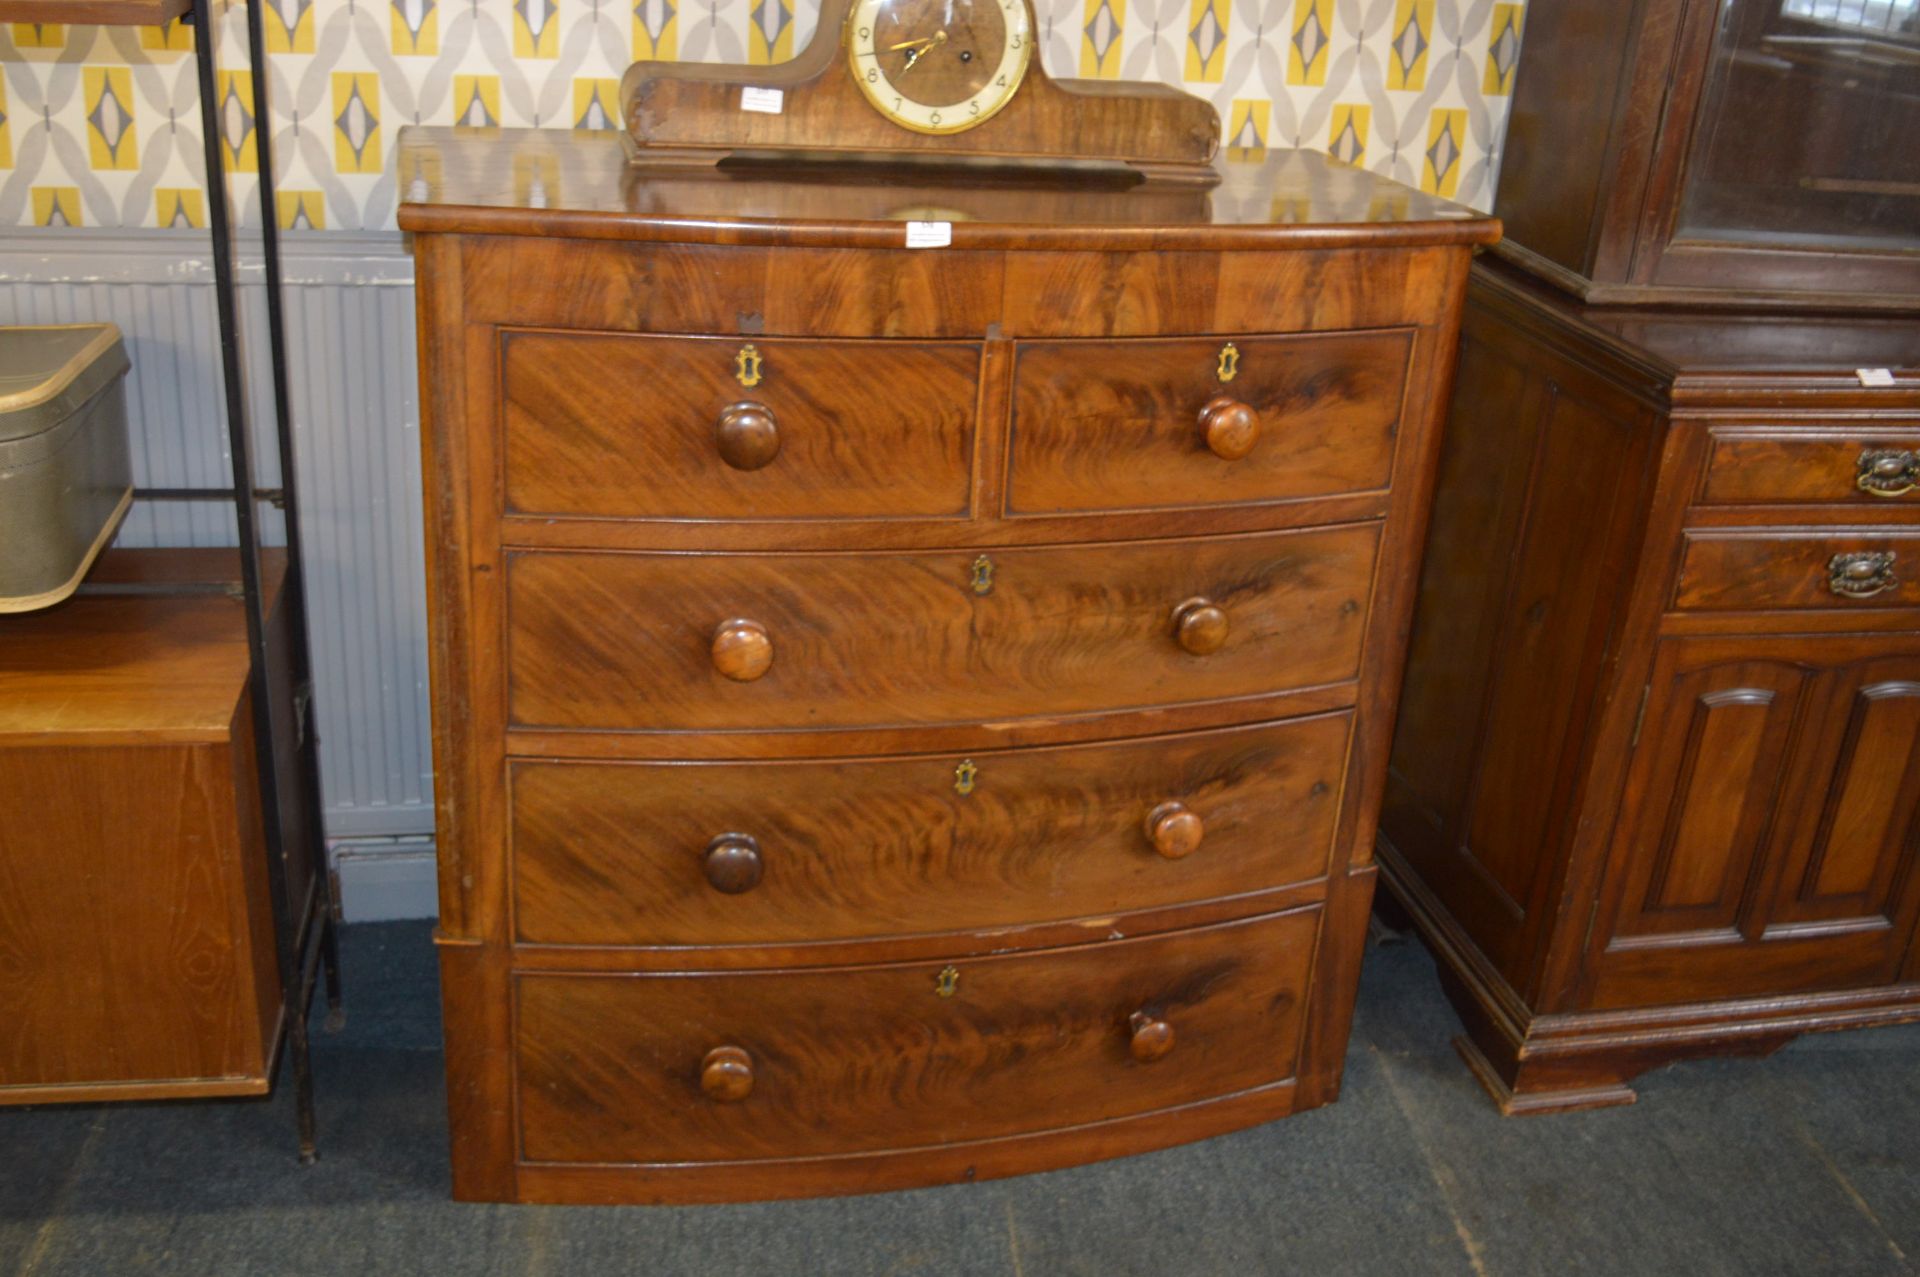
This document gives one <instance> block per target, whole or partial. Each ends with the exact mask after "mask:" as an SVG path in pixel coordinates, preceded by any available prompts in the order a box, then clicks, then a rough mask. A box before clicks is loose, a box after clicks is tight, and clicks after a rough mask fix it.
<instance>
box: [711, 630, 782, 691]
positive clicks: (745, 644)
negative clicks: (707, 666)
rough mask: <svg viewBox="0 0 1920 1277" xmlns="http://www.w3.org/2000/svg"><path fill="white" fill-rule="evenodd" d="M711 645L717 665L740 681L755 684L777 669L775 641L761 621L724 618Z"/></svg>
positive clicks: (736, 680) (716, 667)
mask: <svg viewBox="0 0 1920 1277" xmlns="http://www.w3.org/2000/svg"><path fill="white" fill-rule="evenodd" d="M711 646H712V653H713V668H714V669H716V670H718V671H719V672H720V673H722V674H724V675H726V676H727V677H728V678H730V679H732V680H733V681H734V682H736V683H751V682H752V681H753V680H754V679H756V678H759V677H760V676H761V675H762V674H765V673H766V672H767V671H768V670H769V669H771V668H773V640H772V639H771V638H769V637H768V636H767V627H766V626H764V625H762V624H760V622H758V621H746V620H732V621H722V622H721V623H720V627H719V628H718V629H716V630H714V632H713V643H712V645H711Z"/></svg>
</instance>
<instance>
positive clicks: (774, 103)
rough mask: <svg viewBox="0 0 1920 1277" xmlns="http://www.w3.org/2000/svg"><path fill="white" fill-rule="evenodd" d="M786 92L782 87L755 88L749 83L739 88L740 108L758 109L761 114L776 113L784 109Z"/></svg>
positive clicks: (743, 109) (747, 109)
mask: <svg viewBox="0 0 1920 1277" xmlns="http://www.w3.org/2000/svg"><path fill="white" fill-rule="evenodd" d="M786 107H787V94H786V91H785V90H784V89H756V88H754V87H752V86H751V85H749V86H747V87H745V88H743V89H741V90H740V109H741V110H742V111H758V112H759V113H760V114H762V115H778V114H780V112H782V111H784V110H786Z"/></svg>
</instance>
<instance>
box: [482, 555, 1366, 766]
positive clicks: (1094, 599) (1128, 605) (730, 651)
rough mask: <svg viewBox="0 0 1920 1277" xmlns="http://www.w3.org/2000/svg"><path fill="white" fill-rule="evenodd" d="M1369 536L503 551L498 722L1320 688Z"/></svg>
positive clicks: (1355, 609)
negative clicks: (734, 550) (771, 549)
mask: <svg viewBox="0 0 1920 1277" xmlns="http://www.w3.org/2000/svg"><path fill="white" fill-rule="evenodd" d="M1378 540H1379V530H1378V525H1376V524H1370V523H1369V524H1354V525H1349V526H1345V527H1337V528H1315V529H1310V530H1307V531H1294V532H1270V533H1258V534H1252V535H1244V536H1233V537H1210V538H1199V539H1190V540H1174V541H1144V542H1128V543H1123V544H1108V545H1093V546H1061V547H1046V548H1040V549H1025V548H1021V549H1006V550H1000V549H996V550H992V551H989V552H986V553H980V552H978V551H971V550H954V551H946V552H933V553H925V552H911V553H875V554H651V553H585V552H525V553H519V554H515V555H513V556H511V557H510V560H509V566H508V586H507V592H508V608H509V616H508V624H507V631H508V636H507V637H508V653H507V668H508V676H509V680H510V692H509V696H510V710H511V720H512V722H513V723H514V724H516V725H519V726H525V727H574V728H602V729H615V730H619V729H629V730H642V729H654V730H683V729H734V730H750V729H751V730H777V729H790V728H849V727H864V726H894V725H902V724H934V723H978V722H981V721H994V720H1000V719H1014V718H1029V717H1037V716H1048V715H1059V714H1086V713H1095V712H1103V711H1111V710H1121V709H1128V708H1135V707H1145V706H1158V705H1171V704H1184V703H1194V702H1203V701H1211V700H1219V699H1226V698H1231V697H1245V696H1252V695H1257V694H1261V693H1271V692H1276V691H1281V690H1284V689H1287V688H1291V687H1302V686H1312V685H1318V684H1325V683H1334V682H1339V681H1342V680H1345V679H1350V678H1352V677H1354V675H1355V674H1356V672H1357V670H1358V666H1359V659H1360V640H1361V635H1362V633H1363V631H1364V628H1365V622H1366V614H1367V601H1368V597H1369V593H1370V590H1371V587H1372V580H1373V562H1374V554H1375V550H1376V548H1377V545H1378ZM1183 643H1185V644H1188V645H1191V647H1192V649H1193V650H1189V648H1188V647H1187V646H1183ZM723 669H724V670H725V671H727V672H726V673H723V672H722V671H723Z"/></svg>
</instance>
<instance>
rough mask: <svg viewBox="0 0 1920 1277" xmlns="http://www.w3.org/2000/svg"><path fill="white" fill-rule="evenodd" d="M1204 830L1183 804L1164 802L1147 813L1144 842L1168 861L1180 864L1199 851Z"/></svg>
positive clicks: (1201, 822) (1203, 823)
mask: <svg viewBox="0 0 1920 1277" xmlns="http://www.w3.org/2000/svg"><path fill="white" fill-rule="evenodd" d="M1206 832H1207V827H1206V824H1205V822H1203V821H1202V820H1201V819H1200V817H1199V816H1197V815H1195V814H1194V813H1193V811H1191V810H1190V809H1189V808H1188V807H1187V805H1186V804H1185V803H1182V802H1164V803H1161V804H1160V805H1159V806H1158V807H1155V808H1154V809H1153V810H1152V811H1150V812H1148V813H1147V823H1146V833H1147V841H1148V842H1150V843H1152V844H1153V849H1154V850H1155V851H1157V852H1159V853H1160V854H1161V855H1162V856H1165V857H1166V858H1167V859H1168V860H1181V859H1184V858H1185V857H1187V856H1191V855H1192V854H1193V853H1194V852H1196V851H1198V850H1199V849H1200V839H1201V838H1202V837H1203V836H1204V835H1205V834H1206Z"/></svg>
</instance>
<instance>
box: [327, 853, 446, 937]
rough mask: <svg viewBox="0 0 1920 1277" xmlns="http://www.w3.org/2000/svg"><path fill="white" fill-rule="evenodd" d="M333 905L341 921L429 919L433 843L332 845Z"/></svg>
mask: <svg viewBox="0 0 1920 1277" xmlns="http://www.w3.org/2000/svg"><path fill="white" fill-rule="evenodd" d="M331 851H332V855H331V859H332V861H333V882H334V887H335V889H336V890H337V891H338V892H339V895H338V896H337V897H336V899H335V903H336V904H338V905H339V907H340V917H341V919H342V920H343V921H345V922H391V921H393V920H395V919H399V918H432V917H435V916H437V915H438V913H439V911H440V894H439V886H438V880H437V879H436V878H435V876H434V872H435V871H434V859H433V840H432V839H429V838H394V839H379V840H374V839H368V840H355V841H353V842H347V843H336V844H335V845H334V846H333V847H332V849H331Z"/></svg>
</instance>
